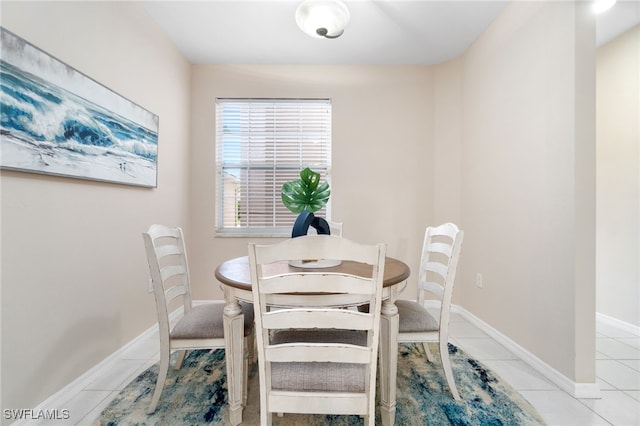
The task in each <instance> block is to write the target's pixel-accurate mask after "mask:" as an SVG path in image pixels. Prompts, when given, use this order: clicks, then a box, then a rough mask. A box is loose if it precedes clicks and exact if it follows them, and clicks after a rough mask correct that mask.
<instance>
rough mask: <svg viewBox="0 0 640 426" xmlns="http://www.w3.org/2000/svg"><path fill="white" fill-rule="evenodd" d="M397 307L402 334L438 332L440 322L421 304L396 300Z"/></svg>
mask: <svg viewBox="0 0 640 426" xmlns="http://www.w3.org/2000/svg"><path fill="white" fill-rule="evenodd" d="M396 306H397V308H398V315H399V317H400V324H399V332H400V333H418V332H424V331H437V330H438V321H437V320H436V319H435V318H434V317H433V316H432V315H431V314H430V313H429V311H427V310H426V309H425V307H424V306H422V305H420V304H419V303H416V302H414V301H411V300H396Z"/></svg>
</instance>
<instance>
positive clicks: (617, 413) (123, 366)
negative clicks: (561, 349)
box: [37, 314, 640, 426]
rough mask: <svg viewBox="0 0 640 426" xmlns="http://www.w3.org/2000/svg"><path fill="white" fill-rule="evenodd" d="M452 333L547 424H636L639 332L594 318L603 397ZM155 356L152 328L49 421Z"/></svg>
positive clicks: (104, 395) (457, 323)
mask: <svg viewBox="0 0 640 426" xmlns="http://www.w3.org/2000/svg"><path fill="white" fill-rule="evenodd" d="M451 335H452V343H454V344H456V345H458V346H459V347H461V348H462V349H463V350H464V351H465V352H467V353H468V354H470V355H472V356H473V357H474V358H476V359H478V360H479V361H481V362H483V363H484V364H485V365H487V366H488V367H489V368H491V369H492V370H493V371H494V372H495V373H497V374H498V375H500V376H501V377H502V378H503V379H505V380H506V381H507V382H508V383H509V384H511V385H512V386H513V387H514V388H515V389H516V390H518V391H519V392H520V393H521V394H522V395H523V396H524V397H525V398H526V399H527V400H529V401H530V402H531V404H533V406H534V407H535V408H536V409H537V410H538V412H539V413H540V414H541V415H542V417H543V418H544V419H545V421H546V422H547V423H548V424H549V425H567V426H588V425H618V426H638V425H640V336H635V335H633V334H629V333H625V332H621V331H619V330H617V329H615V328H612V327H610V326H607V325H604V324H601V323H598V324H597V344H596V349H597V355H596V359H597V360H596V373H597V381H598V383H599V384H600V388H601V390H602V398H601V399H575V398H573V397H571V396H570V395H569V394H568V393H566V392H564V391H563V390H561V389H559V388H558V387H557V386H556V385H554V384H553V383H551V382H549V381H548V380H547V379H546V378H544V377H543V376H542V375H540V374H539V373H538V372H536V371H535V370H534V369H533V368H531V367H530V366H529V365H527V364H526V363H525V362H524V361H522V360H520V359H519V358H518V357H517V356H515V355H514V354H512V353H511V352H509V351H508V350H507V349H506V348H505V347H503V346H501V345H500V344H498V343H497V342H496V341H495V340H493V339H492V338H491V337H489V336H488V335H487V334H485V333H483V332H482V331H481V330H480V329H478V328H477V327H475V326H474V325H473V324H471V323H470V322H468V321H467V320H465V319H464V318H463V317H462V316H460V315H458V314H452V319H451ZM158 360H159V355H158V337H157V334H156V335H153V336H151V337H149V338H147V339H144V340H142V341H140V342H138V343H137V344H136V345H135V347H132V348H131V349H130V350H129V351H127V352H126V353H124V354H123V355H122V356H121V357H120V359H119V360H117V361H116V362H115V363H114V365H113V366H111V368H109V369H107V371H104V372H103V373H101V374H99V375H97V376H96V377H98V378H97V379H95V380H93V381H91V382H90V383H89V384H88V385H87V386H86V387H85V388H84V389H83V390H82V391H80V392H78V393H77V395H75V396H73V395H72V396H70V399H69V401H68V402H67V404H66V405H65V406H64V408H66V409H68V410H69V413H70V415H71V417H70V419H69V420H68V421H66V422H64V421H59V420H58V421H55V422H48V424H55V425H56V426H59V425H83V426H84V425H90V424H91V423H92V422H93V421H94V420H95V419H96V418H97V417H98V416H99V414H100V412H101V411H102V410H103V409H104V408H105V407H106V406H107V405H108V404H109V402H110V401H111V400H112V399H113V397H115V396H116V395H117V394H118V392H119V391H120V390H122V389H123V388H124V386H125V385H126V384H127V383H129V382H130V381H131V380H132V379H133V378H134V377H136V376H137V375H138V374H139V373H140V372H142V371H144V370H145V369H146V368H148V367H149V366H151V365H153V364H154V363H155V362H157V361H158ZM45 424H47V423H37V425H45ZM403 426H404V425H403Z"/></svg>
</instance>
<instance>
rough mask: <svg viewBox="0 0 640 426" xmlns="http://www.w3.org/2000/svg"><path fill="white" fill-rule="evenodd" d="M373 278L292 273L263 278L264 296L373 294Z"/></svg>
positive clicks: (321, 273)
mask: <svg viewBox="0 0 640 426" xmlns="http://www.w3.org/2000/svg"><path fill="white" fill-rule="evenodd" d="M373 285H374V284H373V281H372V280H371V278H365V277H358V276H355V275H345V274H335V275H327V274H326V273H323V272H310V273H306V274H300V273H291V274H286V275H281V276H277V277H271V278H263V280H262V293H263V294H279V293H287V292H289V293H293V292H304V293H313V292H319V293H348V294H371V293H372V291H373Z"/></svg>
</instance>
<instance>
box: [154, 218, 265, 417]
mask: <svg viewBox="0 0 640 426" xmlns="http://www.w3.org/2000/svg"><path fill="white" fill-rule="evenodd" d="M142 236H143V239H144V245H145V249H146V253H147V260H148V262H149V271H150V273H151V281H152V283H153V293H154V295H155V299H156V310H157V314H158V326H159V334H160V368H159V371H158V379H157V381H156V386H155V391H154V393H153V397H152V399H151V403H150V404H149V409H148V413H149V414H151V413H153V412H155V410H156V407H157V405H158V402H159V400H160V395H161V394H162V389H163V388H164V383H165V380H166V378H167V373H168V370H169V358H170V355H171V352H172V351H175V350H179V351H180V353H179V355H178V358H177V359H176V362H175V368H176V369H179V368H180V367H181V366H182V361H183V360H184V357H185V353H186V351H187V350H192V349H220V348H222V349H224V347H225V346H224V333H223V325H222V314H223V310H224V307H225V303H224V301H207V302H206V303H202V304H194V303H193V300H192V298H191V281H190V278H189V267H188V262H187V252H186V249H185V243H184V236H183V233H182V229H181V228H170V227H167V226H164V225H157V224H156V225H151V227H149V230H148V231H147V232H144V233H143V234H142ZM176 300H180V301H181V305H182V307H183V315H182V317H180V318H179V319H178V320H177V322H175V325H173V327H172V326H171V323H170V320H169V309H170V305H171V306H174V307H175V303H172V302H174V301H176ZM241 305H242V310H243V313H244V336H245V339H244V345H245V349H244V354H245V358H244V371H243V380H244V389H245V391H246V389H247V386H246V384H247V374H248V358H249V353H250V352H251V349H252V345H253V307H252V306H251V304H250V303H242V304H241ZM243 399H244V404H245V405H246V402H247V399H246V392H245V394H244V395H243Z"/></svg>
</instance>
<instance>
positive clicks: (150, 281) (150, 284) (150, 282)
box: [147, 278, 153, 293]
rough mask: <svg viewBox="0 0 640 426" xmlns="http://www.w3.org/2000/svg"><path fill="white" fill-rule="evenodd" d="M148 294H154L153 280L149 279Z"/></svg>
mask: <svg viewBox="0 0 640 426" xmlns="http://www.w3.org/2000/svg"><path fill="white" fill-rule="evenodd" d="M147 293H153V280H152V279H151V278H149V283H148V284H147Z"/></svg>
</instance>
